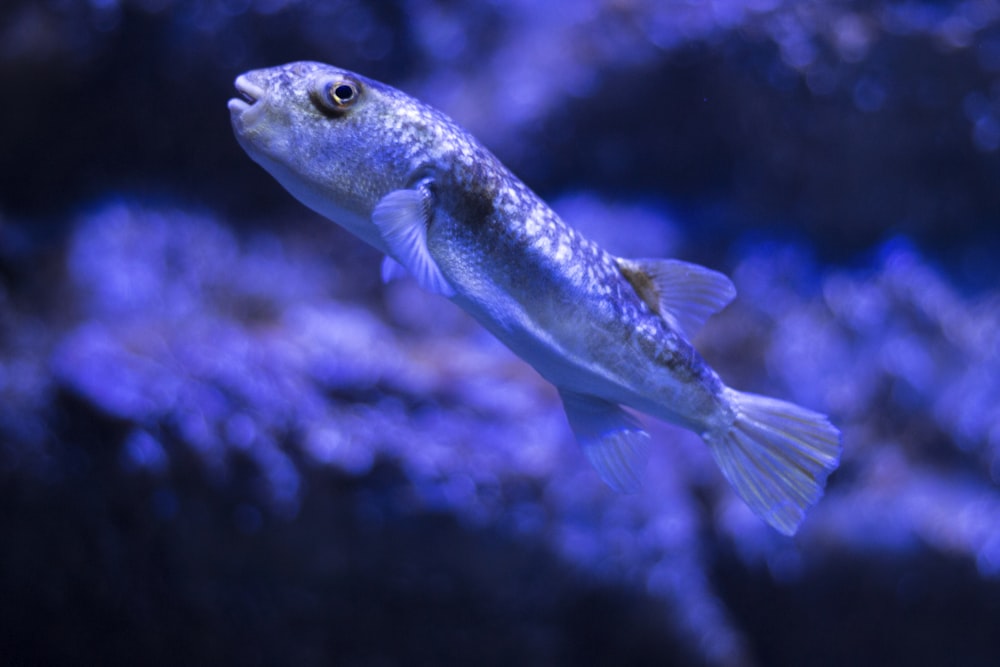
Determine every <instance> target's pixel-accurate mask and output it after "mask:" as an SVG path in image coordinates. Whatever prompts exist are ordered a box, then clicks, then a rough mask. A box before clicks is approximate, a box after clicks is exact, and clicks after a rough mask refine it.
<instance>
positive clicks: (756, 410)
mask: <svg viewBox="0 0 1000 667" xmlns="http://www.w3.org/2000/svg"><path fill="white" fill-rule="evenodd" d="M235 88H236V91H237V93H238V96H236V97H234V98H232V99H230V100H229V103H228V107H229V111H230V117H231V121H232V126H233V131H234V133H235V136H236V140H237V142H238V143H239V145H240V146H241V147H242V148H243V149H244V150H245V151H246V153H247V154H248V155H249V157H250V158H251V159H252V160H253V161H255V162H256V163H257V164H259V165H260V166H261V167H263V168H264V169H265V170H266V171H267V172H268V173H270V174H271V176H273V177H274V178H275V179H276V180H277V181H278V183H280V184H281V185H282V186H283V187H284V188H285V189H286V190H287V191H288V192H289V193H291V194H292V195H293V196H294V197H295V198H297V199H298V200H299V201H300V202H302V203H303V204H305V205H306V206H307V207H309V208H310V209H312V210H314V211H316V212H317V213H319V214H320V215H322V216H324V217H326V218H328V219H329V220H331V221H333V222H334V223H336V224H338V225H340V226H341V227H343V228H344V229H346V230H347V231H349V232H351V233H352V234H354V235H355V236H357V237H358V238H360V239H361V240H362V241H364V242H366V243H368V244H369V245H371V246H373V247H374V248H375V249H376V250H378V251H379V252H380V253H382V254H383V255H384V260H383V262H382V266H381V277H382V278H383V280H386V281H389V280H393V279H395V278H398V277H400V276H404V275H409V276H412V278H414V279H415V280H416V282H417V283H418V284H419V285H420V286H421V287H422V288H423V289H425V290H427V291H429V292H431V293H434V294H438V295H441V296H442V297H445V298H447V299H449V300H451V301H452V302H453V303H455V304H456V305H457V306H459V307H460V308H462V309H464V310H465V311H466V312H468V313H469V314H470V315H471V316H472V317H473V318H475V319H476V320H477V321H478V322H479V323H480V324H481V325H482V326H484V327H485V328H486V329H487V330H489V331H490V332H491V333H492V334H493V335H494V336H496V337H497V338H498V339H499V340H500V341H502V342H503V343H504V344H505V345H506V346H507V347H509V348H510V349H511V350H512V351H513V352H514V353H516V354H517V355H518V356H520V357H521V358H522V359H523V360H524V361H526V362H527V363H528V364H530V365H531V366H533V367H534V368H535V369H536V370H537V371H538V373H539V374H540V375H541V376H542V377H543V378H545V379H546V380H547V381H549V382H551V383H552V384H553V385H555V387H556V389H557V390H558V393H559V396H560V397H561V399H562V404H563V407H564V409H565V412H566V417H567V421H568V425H569V428H570V430H571V431H572V433H573V435H574V436H575V439H576V441H577V442H578V444H579V446H580V448H581V450H582V452H583V455H584V456H585V458H586V459H587V460H588V461H589V462H590V464H591V465H592V466H593V468H594V470H596V472H597V475H598V476H599V477H600V479H601V480H603V481H604V482H605V483H606V484H607V485H608V486H610V487H611V488H613V489H615V490H616V491H619V492H622V493H634V492H637V491H638V490H639V487H640V484H641V479H642V474H643V471H644V469H645V467H646V464H647V461H648V459H649V451H650V442H649V441H650V436H649V434H648V432H647V431H646V429H645V428H644V427H643V425H642V423H641V422H640V420H639V418H638V416H637V415H636V414H635V412H639V413H644V414H647V415H651V416H652V417H655V418H658V419H662V420H665V421H667V422H670V423H673V424H677V425H679V426H681V427H683V428H686V429H688V430H690V431H693V432H694V433H696V434H698V435H699V436H701V438H702V440H703V441H704V442H705V443H706V444H707V446H708V449H709V452H710V453H711V455H712V458H713V459H714V460H715V462H716V463H717V465H718V467H719V469H720V470H721V472H722V475H723V476H724V477H725V479H726V480H728V482H729V483H730V485H731V486H732V488H733V489H734V490H735V492H736V493H737V495H738V496H739V497H740V498H742V500H743V501H744V502H745V503H746V504H747V506H748V507H749V508H750V509H751V510H752V511H753V512H754V513H755V514H756V515H757V516H759V517H760V518H761V519H763V520H764V521H765V522H767V523H768V524H770V525H771V526H773V527H774V528H775V529H776V530H777V531H779V532H780V533H782V534H785V535H793V534H795V532H796V531H797V530H798V528H799V526H800V524H801V523H802V521H803V520H804V518H805V514H806V511H807V510H808V509H809V508H811V507H812V506H814V505H815V504H816V503H817V502H818V501H819V499H820V498H821V497H822V495H823V491H824V488H825V486H826V481H827V478H828V476H829V475H830V473H832V472H833V471H834V470H835V469H836V468H837V466H838V465H839V462H840V454H841V447H842V445H841V435H840V431H839V430H838V429H837V428H836V427H835V426H833V425H832V424H831V423H830V421H829V419H828V418H827V416H826V415H823V414H820V413H818V412H814V411H812V410H809V409H807V408H804V407H800V406H798V405H795V404H793V403H790V402H787V401H783V400H779V399H776V398H770V397H766V396H761V395H756V394H751V393H746V392H741V391H737V390H735V389H732V388H730V387H728V386H727V385H726V384H725V383H724V382H723V381H722V380H721V379H720V378H719V376H718V374H717V373H716V372H715V371H714V370H713V369H712V368H710V367H709V365H708V364H707V363H706V362H705V360H704V359H703V358H702V357H701V356H700V355H699V354H698V352H697V351H696V350H695V348H694V347H693V345H692V344H691V342H690V339H691V338H692V337H693V336H694V335H695V334H696V333H697V332H698V330H699V329H700V328H701V327H702V325H703V324H704V323H705V321H706V320H707V319H708V318H709V317H710V316H711V315H713V314H715V313H717V312H718V311H720V310H721V309H722V308H724V307H725V306H726V305H727V304H729V302H730V301H732V300H733V298H735V296H736V289H735V287H734V286H733V283H732V282H731V281H730V280H729V279H728V278H727V277H726V276H724V275H723V274H721V273H718V272H716V271H714V270H712V269H709V268H706V267H702V266H699V265H697V264H692V263H688V262H685V261H682V260H678V259H667V258H622V257H616V256H614V255H612V254H611V253H609V252H607V251H606V250H604V249H603V248H602V247H600V246H599V245H598V244H597V243H595V242H594V241H592V240H590V239H588V238H586V237H585V236H584V235H583V234H581V233H580V232H579V231H577V230H576V229H575V228H573V227H572V226H570V225H569V224H567V223H566V222H564V221H563V220H562V219H561V218H560V217H559V216H558V215H557V214H556V213H555V212H554V211H553V210H552V209H551V208H550V207H549V206H548V205H547V204H546V203H545V202H544V201H542V199H541V198H539V197H538V196H537V195H536V194H535V193H534V192H533V191H532V190H531V189H530V188H529V187H528V186H526V185H525V184H524V183H522V182H521V181H520V180H519V179H518V178H517V177H516V176H514V174H512V173H511V172H510V171H509V170H508V169H507V168H506V167H505V166H504V165H503V164H502V163H501V162H500V160H499V159H497V158H496V157H495V156H494V155H493V153H491V152H490V151H489V150H488V149H487V148H486V147H484V146H483V145H482V144H480V143H479V141H478V140H476V139H475V138H474V137H473V136H472V135H471V134H469V133H468V132H466V131H465V130H463V129H462V128H461V127H460V126H459V125H458V124H457V123H455V122H454V121H453V120H452V119H450V118H449V117H448V116H446V115H445V114H444V113H442V112H440V111H438V110H436V109H434V108H432V107H431V106H428V105H426V104H424V103H422V102H420V101H418V100H417V99H415V98H413V97H411V96H409V95H407V94H406V93H404V92H402V91H400V90H397V89H396V88H393V87H391V86H389V85H386V84H384V83H380V82H378V81H374V80H372V79H369V78H366V77H364V76H362V75H360V74H356V73H354V72H351V71H348V70H344V69H340V68H338V67H334V66H332V65H327V64H323V63H318V62H294V63H289V64H286V65H281V66H277V67H271V68H265V69H256V70H252V71H248V72H246V73H244V74H242V75H240V76H238V77H237V78H236V80H235Z"/></svg>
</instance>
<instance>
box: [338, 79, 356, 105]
mask: <svg viewBox="0 0 1000 667" xmlns="http://www.w3.org/2000/svg"><path fill="white" fill-rule="evenodd" d="M353 97H354V88H352V87H351V86H349V85H347V84H346V83H342V84H340V85H339V86H337V87H336V88H334V89H333V98H334V99H335V100H336V101H337V102H339V103H340V104H344V103H345V102H350V101H351V98H353Z"/></svg>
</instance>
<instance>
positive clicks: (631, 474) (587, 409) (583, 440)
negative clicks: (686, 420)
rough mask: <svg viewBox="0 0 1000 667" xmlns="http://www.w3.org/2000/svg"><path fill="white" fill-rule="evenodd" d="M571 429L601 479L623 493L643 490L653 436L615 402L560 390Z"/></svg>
mask: <svg viewBox="0 0 1000 667" xmlns="http://www.w3.org/2000/svg"><path fill="white" fill-rule="evenodd" d="M559 395H560V396H561V397H562V400H563V405H564V406H565V408H566V417H567V418H568V419H569V426H570V428H571V429H572V430H573V435H575V436H576V439H577V442H579V443H580V448H581V449H583V454H584V456H586V457H587V460H588V461H590V463H591V465H593V466H594V469H595V470H597V474H598V476H599V477H600V478H601V480H602V481H603V482H604V483H605V484H607V485H608V486H610V487H611V488H612V489H614V490H615V491H618V492H619V493H634V492H636V491H638V490H639V486H640V484H641V479H642V472H643V470H645V468H646V462H647V461H648V460H649V434H648V433H646V432H645V431H643V430H642V426H640V424H639V422H638V420H636V418H635V417H633V416H632V415H630V414H629V413H627V412H625V411H624V410H623V409H622V408H621V407H619V406H617V405H615V404H614V403H609V402H608V401H605V400H602V399H600V398H595V397H593V396H585V395H583V394H576V393H573V392H568V391H563V390H560V391H559Z"/></svg>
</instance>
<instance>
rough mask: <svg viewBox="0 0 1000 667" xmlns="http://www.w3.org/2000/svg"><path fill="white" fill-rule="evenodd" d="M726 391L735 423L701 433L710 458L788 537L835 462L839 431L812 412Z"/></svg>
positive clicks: (748, 501)
mask: <svg viewBox="0 0 1000 667" xmlns="http://www.w3.org/2000/svg"><path fill="white" fill-rule="evenodd" d="M726 391H727V393H728V396H729V399H730V405H732V407H733V409H734V411H735V413H736V419H735V420H734V421H733V423H732V425H731V426H730V427H729V430H728V431H726V432H723V433H709V434H707V435H706V437H705V441H706V442H707V443H708V445H709V449H710V450H711V452H712V457H713V458H714V459H715V462H716V463H717V464H718V465H719V468H721V469H722V474H723V475H725V477H726V479H727V480H729V483H730V484H732V485H733V488H734V489H736V493H738V494H739V496H740V497H741V498H742V499H743V500H744V502H746V504H747V505H749V506H750V509H752V510H753V511H754V513H755V514H757V516H759V517H760V518H762V519H764V520H765V521H767V522H768V523H769V524H771V525H772V526H773V527H774V528H775V529H777V530H778V531H780V532H782V533H784V534H785V535H793V534H795V531H796V530H798V527H799V524H800V523H802V519H803V518H804V517H805V513H806V510H807V509H809V508H810V507H812V506H813V505H815V504H816V502H817V501H818V500H819V499H820V497H821V496H822V495H823V487H824V485H825V484H826V478H827V476H828V475H829V474H830V473H831V472H833V470H834V469H835V468H836V467H837V465H838V463H839V462H840V449H841V447H840V431H839V430H837V428H836V427H835V426H833V425H832V424H830V422H829V420H828V419H827V418H826V415H821V414H819V413H818V412H813V411H811V410H806V409H805V408H801V407H799V406H797V405H794V404H792V403H788V402H786V401H780V400H778V399H774V398H768V397H766V396H757V395H755V394H744V393H742V392H738V391H734V390H732V389H727V390H726Z"/></svg>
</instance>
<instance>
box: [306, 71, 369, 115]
mask: <svg viewBox="0 0 1000 667" xmlns="http://www.w3.org/2000/svg"><path fill="white" fill-rule="evenodd" d="M360 93H361V90H360V87H359V86H358V84H357V83H355V82H354V81H349V80H347V79H341V78H336V79H326V80H324V81H321V82H320V84H319V86H317V89H316V90H315V98H316V101H317V102H318V103H319V104H320V106H322V107H323V108H324V109H326V110H327V111H334V112H341V111H344V110H345V109H347V108H348V107H350V106H352V105H353V104H354V103H355V102H357V101H358V97H359V95H360Z"/></svg>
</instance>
